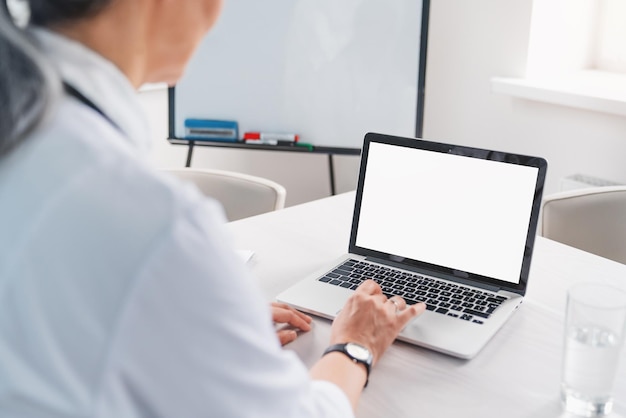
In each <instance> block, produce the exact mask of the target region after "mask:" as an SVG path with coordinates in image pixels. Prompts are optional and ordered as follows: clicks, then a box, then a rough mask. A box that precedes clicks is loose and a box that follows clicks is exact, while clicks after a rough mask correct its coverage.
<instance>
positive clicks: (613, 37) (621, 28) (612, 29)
mask: <svg viewBox="0 0 626 418" xmlns="http://www.w3.org/2000/svg"><path fill="white" fill-rule="evenodd" d="M597 7H598V20H597V33H596V42H595V45H594V51H595V57H594V61H595V67H596V68H597V69H598V70H605V71H612V72H621V73H626V1H624V0H598V2H597Z"/></svg>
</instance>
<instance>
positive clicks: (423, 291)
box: [319, 260, 507, 324]
mask: <svg viewBox="0 0 626 418" xmlns="http://www.w3.org/2000/svg"><path fill="white" fill-rule="evenodd" d="M366 279H372V280H374V281H375V282H376V283H378V284H379V285H380V287H381V288H382V290H383V293H384V294H385V296H387V297H391V296H394V295H398V296H402V297H403V298H404V300H405V301H406V303H407V304H408V305H413V304H415V303H418V302H424V303H426V309H428V310H429V311H433V312H436V313H439V314H442V315H447V316H451V317H454V318H459V319H462V320H465V321H470V322H473V323H476V324H482V323H483V322H484V320H485V319H487V318H489V317H490V316H491V314H492V313H493V312H494V311H495V310H496V309H497V308H498V307H499V306H500V305H501V304H502V302H504V301H505V300H507V298H506V297H504V296H501V295H498V294H495V293H491V292H485V291H482V290H479V289H475V288H471V287H466V286H463V285H459V284H455V283H450V282H445V281H443V280H437V279H433V278H430V277H424V276H422V275H420V274H416V273H410V272H407V271H403V270H395V269H393V268H390V267H384V266H380V265H378V264H373V263H369V262H367V261H359V260H347V261H346V262H344V263H343V264H342V265H340V266H338V267H336V268H335V269H334V270H332V271H331V272H329V273H326V275H325V276H324V277H321V278H320V279H319V281H321V282H326V283H329V284H332V285H335V286H341V287H345V288H347V289H352V290H354V289H356V288H357V287H358V286H359V285H360V284H361V283H362V282H363V281H364V280H366Z"/></svg>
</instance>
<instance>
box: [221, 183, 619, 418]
mask: <svg viewBox="0 0 626 418" xmlns="http://www.w3.org/2000/svg"><path fill="white" fill-rule="evenodd" d="M353 205H354V193H346V194H343V195H339V196H334V197H330V198H326V199H322V200H318V201H315V202H310V203H306V204H304V205H299V206H295V207H291V208H288V209H284V210H281V211H278V212H271V213H268V214H265V215H260V216H256V217H253V218H247V219H243V220H240V221H237V222H232V223H230V224H229V225H228V227H229V229H230V231H231V233H232V236H233V240H234V242H235V245H236V247H237V248H240V249H249V250H253V251H254V252H255V255H254V257H253V258H252V260H251V261H250V262H249V266H250V267H251V268H252V270H253V272H254V274H255V275H256V276H257V278H258V280H259V283H260V286H261V288H262V290H263V292H264V294H265V296H266V297H267V299H268V300H274V298H275V296H276V295H277V294H278V293H280V292H281V291H282V290H284V289H285V288H287V287H288V286H290V285H291V284H293V283H294V282H296V281H298V280H300V279H302V278H303V277H304V276H305V275H307V274H308V273H311V272H313V271H315V270H316V269H318V268H320V266H321V265H323V264H324V263H327V262H328V261H329V260H332V259H334V258H337V257H339V256H340V255H342V254H343V253H345V252H346V251H347V248H348V240H349V236H350V225H351V219H352V209H353ZM588 280H594V281H599V282H606V283H610V284H612V285H614V286H617V287H620V288H622V289H625V290H626V266H625V265H622V264H619V263H615V262H612V261H609V260H606V259H603V258H600V257H597V256H594V255H592V254H588V253H585V252H582V251H579V250H576V249H573V248H571V247H567V246H565V245H561V244H559V243H556V242H553V241H550V240H547V239H544V238H541V237H538V239H537V243H536V247H535V251H534V256H533V263H532V267H531V274H530V279H529V288H528V292H527V295H526V298H525V301H524V303H523V304H522V306H521V307H520V309H518V311H517V312H516V313H515V314H514V315H513V317H512V318H511V319H510V320H509V321H508V322H507V323H506V324H505V326H504V327H503V328H502V329H501V330H500V331H499V332H498V334H496V336H495V337H494V338H493V339H492V340H491V341H490V342H489V343H488V344H487V346H486V347H485V348H484V349H483V350H482V351H481V352H480V353H479V354H478V356H476V357H475V358H474V359H473V360H469V361H466V360H459V359H456V358H453V357H449V356H446V355H444V354H440V353H436V352H433V351H430V350H427V349H423V348H420V347H416V346H412V345H409V344H406V343H403V342H399V341H396V342H395V343H394V344H393V345H392V346H391V347H390V349H389V350H388V351H387V353H386V354H385V356H384V357H383V358H382V360H381V361H380V363H379V364H378V365H377V366H376V368H375V369H374V370H373V371H372V375H371V378H370V384H369V386H368V387H367V389H366V390H365V391H364V392H363V396H362V398H361V402H360V406H359V410H358V413H357V416H359V417H394V418H402V417H417V416H419V417H438V418H440V417H444V418H445V417H459V416H465V417H509V418H511V417H527V418H530V417H533V418H534V417H562V416H564V415H562V413H561V406H560V401H559V383H560V373H561V350H562V343H563V341H562V339H563V318H564V311H565V303H566V289H567V287H568V286H570V285H571V284H573V283H575V282H579V281H588ZM329 335H330V322H329V321H327V320H324V319H321V318H316V319H315V320H314V326H313V330H312V331H311V332H309V333H305V334H302V335H300V337H299V338H298V339H297V340H296V341H295V342H293V343H291V344H290V345H289V346H287V348H288V349H291V350H294V351H295V352H296V353H297V354H298V355H299V356H300V358H301V359H302V361H303V362H304V363H305V364H307V365H308V366H311V365H312V364H313V363H314V362H315V361H316V360H317V359H318V358H319V356H320V355H321V353H322V351H323V349H324V348H325V347H326V346H327V345H328V340H329ZM615 395H616V402H615V411H616V412H617V413H619V414H614V416H615V417H620V416H626V350H622V355H621V363H620V366H619V370H618V374H617V380H616V385H615Z"/></svg>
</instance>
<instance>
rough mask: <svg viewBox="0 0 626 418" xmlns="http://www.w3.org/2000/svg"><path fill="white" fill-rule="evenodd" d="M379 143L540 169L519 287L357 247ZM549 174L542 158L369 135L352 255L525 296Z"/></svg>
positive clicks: (362, 154) (363, 165) (361, 171)
mask: <svg viewBox="0 0 626 418" xmlns="http://www.w3.org/2000/svg"><path fill="white" fill-rule="evenodd" d="M373 142H376V143H381V144H389V145H395V146H400V147H406V148H414V149H421V150H428V151H434V152H440V153H446V154H454V155H461V156H467V157H470V158H479V159H483V160H490V161H498V162H505V163H509V164H517V165H523V166H527V167H535V168H537V169H538V172H537V180H536V184H535V193H534V198H533V203H532V208H531V215H530V218H529V223H528V231H527V235H526V245H525V250H524V255H523V257H522V266H521V269H520V276H519V282H518V283H511V282H507V281H503V280H498V279H496V278H493V277H487V276H482V275H480V274H475V273H471V272H465V271H459V270H455V269H453V268H449V267H445V266H440V265H435V264H430V263H426V262H423V261H419V260H413V259H410V258H405V257H399V256H398V255H395V254H388V253H384V252H379V251H375V250H372V249H368V248H364V247H359V246H357V245H356V239H357V233H358V225H359V218H360V208H361V202H362V199H363V187H364V182H365V176H366V168H367V158H368V156H369V149H370V144H371V143H373ZM546 173H547V161H546V160H545V159H543V158H540V157H531V156H526V155H520V154H513V153H508V152H500V151H492V150H486V149H480V148H473V147H468V146H461V145H454V144H445V143H440V142H431V141H426V140H423V139H416V138H403V137H398V136H391V135H384V134H379V133H372V132H370V133H367V134H366V135H365V139H364V142H363V149H362V153H361V163H360V170H359V179H358V184H357V190H356V200H355V205H354V214H353V217H352V228H351V231H350V244H349V251H350V253H353V254H358V255H363V256H366V257H373V258H376V259H380V260H383V261H389V262H390V263H393V264H396V263H398V262H401V263H402V265H406V266H408V267H412V268H414V269H416V270H418V271H423V272H425V273H427V274H432V275H435V276H442V277H446V278H452V279H458V280H459V281H462V282H467V283H470V284H472V283H473V284H479V285H480V284H482V285H486V286H489V287H496V288H498V289H502V290H507V291H510V292H513V293H517V294H521V295H524V294H525V292H526V287H527V285H528V276H529V273H530V264H531V260H532V253H533V248H534V244H535V236H536V235H535V234H536V231H537V225H538V222H539V209H540V206H541V198H542V196H543V190H544V184H545V179H546Z"/></svg>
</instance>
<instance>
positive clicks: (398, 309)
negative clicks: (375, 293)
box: [387, 299, 400, 315]
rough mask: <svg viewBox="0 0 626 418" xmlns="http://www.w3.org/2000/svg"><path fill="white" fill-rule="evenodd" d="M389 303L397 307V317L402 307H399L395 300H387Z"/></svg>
mask: <svg viewBox="0 0 626 418" xmlns="http://www.w3.org/2000/svg"><path fill="white" fill-rule="evenodd" d="M387 301H389V302H391V303H393V304H394V306H395V307H396V315H398V312H400V305H398V302H396V301H395V300H393V299H387Z"/></svg>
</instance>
